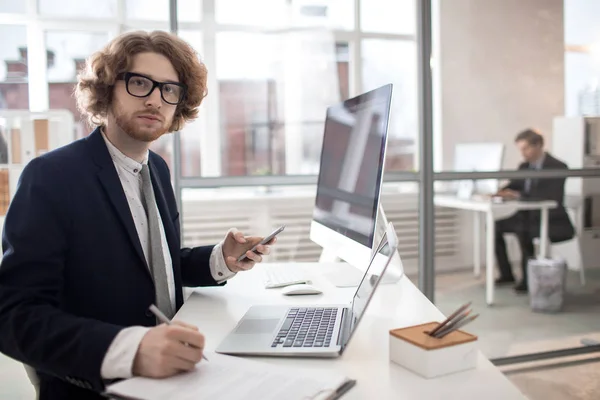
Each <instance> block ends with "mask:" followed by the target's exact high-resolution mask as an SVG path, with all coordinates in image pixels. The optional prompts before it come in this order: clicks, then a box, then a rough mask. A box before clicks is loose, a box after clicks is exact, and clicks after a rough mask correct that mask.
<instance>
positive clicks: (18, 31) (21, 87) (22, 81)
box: [0, 25, 29, 110]
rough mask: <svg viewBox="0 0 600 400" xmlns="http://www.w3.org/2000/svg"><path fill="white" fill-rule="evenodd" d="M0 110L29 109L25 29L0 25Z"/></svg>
mask: <svg viewBox="0 0 600 400" xmlns="http://www.w3.org/2000/svg"><path fill="white" fill-rule="evenodd" d="M0 37H1V38H2V40H0V110H1V109H12V110H26V109H28V108H29V85H28V80H27V28H26V27H25V26H21V25H0Z"/></svg>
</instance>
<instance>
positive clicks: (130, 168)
mask: <svg viewBox="0 0 600 400" xmlns="http://www.w3.org/2000/svg"><path fill="white" fill-rule="evenodd" d="M102 137H103V138H104V141H105V142H106V146H107V147H108V152H109V153H110V156H111V157H112V160H113V163H114V165H115V168H116V170H117V174H118V175H119V179H120V181H121V185H122V186H123V191H124V192H125V197H127V203H128V204H129V209H130V211H131V216H132V217H133V222H134V223H135V229H136V231H137V234H138V237H139V239H140V244H141V245H142V250H143V251H144V256H145V257H146V261H147V262H148V265H149V264H150V263H149V261H148V260H149V255H150V247H149V246H150V240H149V232H148V217H147V216H146V210H145V208H144V205H143V202H142V198H143V194H142V176H141V174H140V171H141V170H142V165H144V164H147V162H148V155H147V154H146V157H144V160H143V161H142V163H139V162H137V161H135V160H133V159H131V158H129V157H127V156H126V155H125V154H123V153H122V152H121V151H120V150H119V149H117V148H116V147H115V146H114V145H113V144H112V143H111V142H110V141H109V140H108V138H107V137H106V136H105V135H104V133H103V134H102ZM148 206H151V205H148ZM152 206H153V207H157V208H158V206H157V205H156V204H154V205H152ZM159 215H160V211H159ZM159 226H160V236H161V242H162V250H163V254H164V259H165V264H166V266H167V284H168V287H169V297H170V299H171V304H172V306H173V309H174V310H175V309H176V308H177V307H176V304H175V290H176V289H175V279H174V276H173V264H172V260H171V253H170V252H169V246H168V243H167V238H166V235H165V229H164V226H163V224H162V221H161V223H160V224H159ZM222 246H223V242H221V243H219V244H217V245H216V246H215V247H214V249H213V251H212V253H211V255H210V261H209V268H210V272H211V275H212V277H213V278H214V279H215V281H217V282H218V283H221V282H223V281H225V280H227V279H229V278H231V277H232V276H234V275H235V273H233V272H231V271H230V270H229V268H227V265H226V264H225V259H224V257H223V251H222V250H221V248H222ZM198 268H202V266H201V265H198ZM149 329H150V328H147V327H142V326H133V327H129V328H125V329H123V330H122V331H121V332H119V334H118V335H117V336H116V337H115V339H114V340H113V342H112V343H111V345H110V346H109V348H108V351H107V353H106V355H105V356H104V360H103V361H102V367H101V370H100V374H101V376H102V378H103V379H115V378H130V377H132V375H133V374H132V368H133V361H134V359H135V355H136V353H137V349H138V347H139V345H140V342H141V341H142V338H143V337H144V335H145V334H146V333H147V332H148V330H149Z"/></svg>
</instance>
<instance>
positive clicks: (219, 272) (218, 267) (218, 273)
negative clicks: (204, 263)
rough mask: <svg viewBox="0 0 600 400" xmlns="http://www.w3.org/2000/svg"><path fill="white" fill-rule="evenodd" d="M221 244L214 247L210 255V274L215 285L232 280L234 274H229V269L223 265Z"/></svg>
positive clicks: (223, 258)
mask: <svg viewBox="0 0 600 400" xmlns="http://www.w3.org/2000/svg"><path fill="white" fill-rule="evenodd" d="M222 249H223V242H221V243H219V244H217V245H215V247H214V248H213V251H212V253H210V261H209V264H210V273H211V275H212V277H213V279H214V280H215V281H217V283H223V282H225V281H226V280H227V279H230V278H233V277H234V276H235V272H231V270H230V269H229V268H227V264H226V263H225V257H223V250H222Z"/></svg>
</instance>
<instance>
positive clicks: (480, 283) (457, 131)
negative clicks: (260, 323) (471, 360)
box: [0, 0, 600, 399]
mask: <svg viewBox="0 0 600 400" xmlns="http://www.w3.org/2000/svg"><path fill="white" fill-rule="evenodd" d="M417 2H418V0H394V1H392V0H368V1H367V0H260V1H259V0H253V1H248V0H177V1H175V2H174V1H171V2H169V0H145V1H141V0H94V1H89V0H26V1H9V0H0V131H1V135H2V139H3V140H2V141H3V142H4V144H3V146H4V150H2V149H0V153H3V155H2V160H0V166H1V167H2V169H1V170H0V214H5V212H6V209H7V207H8V205H9V203H10V198H11V194H12V193H14V189H15V186H16V182H17V179H18V176H19V173H20V171H21V170H22V168H23V166H24V165H25V164H26V163H27V162H28V161H29V160H30V159H32V158H33V157H35V156H37V155H39V154H42V153H43V152H45V151H49V150H51V149H53V148H55V147H58V146H60V145H63V144H67V143H69V142H71V141H73V140H76V139H78V138H81V137H85V136H86V135H87V134H88V133H89V132H90V128H89V127H88V126H87V125H86V123H85V121H83V120H82V119H81V116H80V114H79V112H78V111H77V109H76V107H75V100H74V98H73V95H72V92H73V87H74V84H75V82H76V76H77V71H78V69H79V68H80V67H81V66H82V65H83V63H84V60H85V58H86V57H88V56H89V55H91V54H92V53H93V52H94V51H96V50H99V49H100V48H101V47H102V46H104V44H106V43H107V42H108V41H109V40H110V39H112V38H113V37H115V36H116V35H118V34H120V33H122V32H127V31H132V30H140V29H141V30H156V29H158V30H166V31H169V30H171V31H176V32H177V34H178V35H180V36H181V37H182V38H184V39H185V40H187V41H188V42H189V43H190V44H191V45H192V46H193V47H194V48H195V49H196V50H197V51H198V53H199V55H200V57H201V58H202V60H203V61H204V62H205V63H206V65H207V67H208V70H209V77H208V79H209V80H208V93H209V95H208V97H207V98H206V99H205V101H204V103H203V105H202V106H201V111H200V117H199V118H198V119H197V120H196V121H194V122H193V123H190V124H189V125H187V126H186V127H185V128H184V129H183V130H182V131H181V132H179V133H177V134H176V135H167V136H164V137H163V138H161V139H159V140H158V141H157V142H156V143H154V144H153V147H152V148H153V150H155V151H157V152H158V153H159V154H161V155H162V156H163V157H164V158H165V160H166V161H167V163H168V164H169V166H170V168H171V171H172V175H173V183H174V186H175V188H176V191H177V194H178V197H179V201H180V205H181V215H182V226H183V236H182V239H183V243H184V245H186V246H197V245H203V244H211V243H216V242H217V241H220V240H221V239H222V236H223V235H224V233H225V232H226V231H227V229H229V228H230V227H232V226H235V227H237V228H238V229H240V230H242V231H244V232H245V233H248V234H256V235H264V234H266V233H267V232H270V231H271V230H272V229H273V228H274V227H275V226H278V225H280V224H282V223H285V224H287V226H288V227H287V230H286V232H285V234H283V235H281V236H280V238H279V242H278V245H277V246H276V247H275V248H274V249H273V254H272V255H271V256H270V257H269V260H268V261H298V262H302V261H315V260H318V258H319V255H320V252H321V248H320V247H319V246H317V245H316V244H314V243H312V242H311V241H310V239H309V227H310V220H311V218H312V210H313V205H314V196H315V183H316V175H317V173H318V168H319V157H320V150H321V144H322V137H323V127H324V120H325V110H326V107H327V106H329V105H331V104H334V103H337V102H340V101H342V100H345V99H347V98H350V97H353V96H355V95H358V94H360V93H362V92H365V91H368V90H371V89H374V88H376V87H378V86H380V85H383V84H386V83H393V84H394V92H393V100H392V108H391V119H390V124H389V138H388V146H387V155H386V162H385V175H384V180H385V183H384V186H383V190H382V204H383V208H384V210H385V212H386V215H387V218H388V219H389V220H390V221H392V222H393V223H394V225H395V227H396V229H397V233H398V237H399V240H400V249H399V251H400V256H401V257H402V259H403V262H404V268H405V273H406V274H407V275H408V276H409V277H410V278H411V279H413V280H414V282H419V283H420V287H421V289H422V290H423V291H424V292H425V293H426V294H427V295H428V297H430V299H432V300H433V301H434V302H435V303H436V305H438V306H439V307H440V308H441V309H442V311H445V312H448V311H450V310H452V309H454V308H456V306H457V305H459V304H462V303H464V302H465V301H473V303H474V305H475V307H476V308H478V311H479V312H480V313H481V317H480V318H479V320H478V321H477V322H476V323H474V324H472V331H473V332H474V333H476V334H478V335H479V337H480V339H481V343H482V350H483V351H484V353H485V354H486V356H488V357H490V358H492V359H494V358H501V357H509V356H516V355H520V354H530V353H536V352H537V353H540V352H546V351H551V350H561V349H570V348H574V347H577V346H580V345H581V341H582V340H600V319H599V318H598V317H597V316H598V312H599V311H600V272H598V271H599V270H600V257H598V256H599V255H600V252H599V251H598V250H597V249H598V243H599V242H600V216H599V215H600V185H599V184H598V182H597V180H600V178H594V176H599V175H598V166H599V165H600V163H599V162H598V160H600V144H599V145H598V147H597V148H596V149H595V150H594V149H593V146H591V147H592V149H591V150H590V146H587V147H586V146H585V143H584V139H582V138H583V137H584V133H585V132H583V131H579V132H575V131H567V132H566V133H565V131H564V130H561V129H558V128H557V121H559V120H561V119H565V118H570V120H577V119H581V120H584V119H585V120H586V121H588V122H589V123H590V126H592V129H591V131H593V132H595V128H594V127H595V126H600V125H595V124H599V123H598V122H596V120H594V119H593V117H595V116H600V88H599V86H598V82H599V78H600V2H598V1H596V0H564V1H563V0H485V1H482V0H479V1H478V0H433V1H432V2H431V20H430V21H426V23H427V24H430V26H431V33H432V38H431V44H432V57H431V64H430V65H426V64H423V63H420V62H419V54H420V53H419V44H420V43H421V44H422V41H421V40H419V29H420V27H422V26H421V25H420V24H419V22H418V21H419V18H418V12H417V11H418V9H419V7H418V3H417ZM173 5H176V12H175V13H172V12H171V7H172V6H173ZM420 67H421V71H422V72H423V71H424V72H423V73H425V74H427V73H430V74H431V75H430V76H431V78H432V91H431V93H432V104H431V105H432V107H431V109H430V110H429V111H431V112H430V113H426V115H429V116H430V122H431V123H432V126H433V133H432V138H431V139H432V140H431V143H432V144H433V145H432V151H433V154H432V156H433V159H432V160H431V161H432V163H431V164H427V165H425V164H424V163H422V160H421V156H422V154H424V153H423V152H422V146H421V144H422V142H423V136H422V135H420V132H422V120H423V116H422V114H420V110H421V111H422V106H421V104H422V102H421V99H422V98H423V96H422V93H423V90H424V89H423V85H422V79H421V78H422V76H423V74H420V73H419V72H420V69H419V68H420ZM429 67H430V68H429ZM420 93H421V95H420ZM420 115H421V117H420ZM530 127H533V128H536V129H538V130H539V131H540V132H542V133H543V135H544V138H545V142H546V149H547V151H549V152H550V153H552V154H554V155H555V156H557V157H558V158H559V159H562V160H563V161H565V162H566V163H567V164H568V165H569V167H570V168H571V169H570V170H569V171H567V172H566V173H564V172H563V173H562V175H561V173H560V172H556V173H555V174H556V176H568V178H567V181H566V190H567V199H566V203H565V204H566V205H567V208H568V210H569V212H570V215H571V218H572V220H573V222H574V224H575V226H576V230H577V236H576V238H575V239H574V240H573V241H571V242H570V243H565V244H562V245H561V246H562V248H563V250H564V251H565V253H564V254H566V257H567V258H568V261H569V264H570V269H571V270H570V271H569V273H568V276H567V278H568V279H567V290H566V296H565V305H564V308H563V311H562V312H560V313H556V314H540V313H534V312H532V311H531V309H530V307H529V300H528V297H527V296H516V295H514V292H513V291H512V290H511V289H510V288H509V289H504V288H502V289H500V288H497V289H496V292H495V300H494V304H493V305H491V306H489V305H487V304H486V288H485V259H483V261H482V269H481V274H479V276H474V273H473V266H474V258H473V257H474V249H473V247H474V245H475V244H479V247H480V248H479V253H480V255H483V254H485V239H483V238H484V237H485V229H484V226H483V225H481V226H479V227H478V229H477V230H474V229H473V224H474V214H473V212H471V211H469V210H458V209H455V208H448V207H441V206H435V207H434V218H433V219H431V221H429V222H428V223H429V224H430V228H431V229H433V232H434V234H435V235H434V237H435V240H434V242H433V243H432V244H431V243H430V244H429V245H430V247H429V248H430V249H431V251H432V252H433V253H432V254H431V258H433V261H434V262H433V263H431V265H429V266H425V267H426V268H429V272H430V273H429V275H428V274H427V271H424V268H425V267H424V265H425V263H423V262H422V260H423V259H424V258H423V257H424V255H423V254H422V252H421V249H422V247H420V240H419V239H420V234H421V233H422V232H423V231H422V230H423V229H426V227H425V226H424V225H423V224H421V223H420V220H419V212H420V207H419V205H420V201H422V200H423V199H420V197H419V194H420V188H421V187H422V186H421V185H422V184H423V183H425V184H428V181H424V180H423V178H424V177H425V176H426V174H424V173H423V172H424V171H425V169H426V170H427V171H435V174H434V175H433V176H434V178H435V182H434V189H435V192H436V193H446V192H450V191H452V190H454V189H455V188H456V186H457V183H458V182H459V181H461V180H465V179H477V182H482V180H481V178H487V179H490V178H491V179H493V182H500V184H501V183H502V182H504V181H506V180H507V179H508V178H511V177H512V178H514V177H519V176H520V175H518V174H517V173H515V172H514V170H515V169H516V167H517V166H518V164H519V163H520V161H521V159H520V154H519V152H518V150H517V148H516V147H515V146H514V137H515V135H516V134H517V133H518V132H519V131H521V130H524V129H526V128H530ZM26 132H32V133H31V134H30V135H28V134H26ZM598 132H600V130H598ZM590 140H592V139H590ZM595 140H599V142H598V143H600V134H598V136H597V139H595ZM592 141H593V140H592ZM427 143H428V142H427ZM473 144H484V147H483V148H484V149H489V148H490V146H492V148H493V146H496V148H498V146H501V149H502V152H501V154H500V156H499V157H494V156H489V155H488V154H487V153H484V154H482V153H481V152H478V151H477V147H476V146H475V147H471V148H470V149H471V150H469V145H473ZM565 144H567V145H565ZM465 145H466V146H467V147H466V150H464V147H463V150H464V151H466V153H461V155H460V156H458V149H460V148H461V146H465ZM485 146H488V147H485ZM594 151H595V153H594ZM482 155H483V157H482ZM432 168H433V169H432ZM551 176H552V173H546V174H545V175H544V176H543V177H541V178H540V179H544V178H550V177H551ZM430 201H431V199H430ZM421 211H422V210H421ZM507 240H508V242H509V248H510V255H511V259H512V260H513V261H514V270H515V271H517V270H518V258H519V256H520V254H519V251H518V248H517V246H516V240H514V238H510V237H509V238H507ZM551 247H552V246H551ZM551 250H554V249H551ZM582 268H583V270H584V275H585V282H584V280H583V279H582V277H583V276H582V275H581V273H580V271H581V269H582ZM494 271H495V270H494ZM431 272H433V274H431ZM584 283H585V284H584ZM593 357H594V356H593V354H592V355H590V354H588V355H579V356H572V355H571V356H569V357H566V358H561V359H559V360H555V359H553V360H551V361H547V363H550V364H549V365H548V364H542V365H540V364H539V363H540V361H539V360H538V361H534V360H533V359H532V361H531V363H532V364H531V365H530V364H518V365H517V366H516V367H514V368H510V367H507V370H506V373H507V374H508V375H509V377H510V378H511V379H512V380H513V381H515V383H516V384H517V385H518V386H519V388H520V389H521V390H522V391H523V392H524V393H525V394H526V395H528V396H530V397H531V398H532V399H536V398H542V397H543V398H557V399H558V398H560V399H563V398H576V399H579V398H581V399H587V398H590V399H591V398H597V397H592V396H593V394H595V395H596V396H597V395H598V393H600V383H599V382H600V379H598V372H597V370H598V367H597V365H598V364H597V363H596V364H595V366H594V363H593V361H596V362H597V359H594V358H593ZM590 360H591V361H590ZM0 378H1V379H0V380H1V381H2V382H11V384H10V385H9V386H11V385H12V386H11V387H9V388H8V389H5V388H4V385H2V388H0V397H1V398H23V399H25V398H32V397H31V396H32V393H33V392H32V391H30V389H29V387H28V382H27V378H26V377H25V374H24V371H23V370H22V368H20V367H19V366H18V364H16V363H12V362H11V361H10V360H8V359H0ZM549 388H550V389H551V391H552V394H549V393H550V389H549ZM3 390H9V391H10V390H12V391H10V392H8V393H10V394H11V395H12V396H13V397H5V396H3V395H2V391H3ZM19 396H21V397H19ZM552 396H557V397H552Z"/></svg>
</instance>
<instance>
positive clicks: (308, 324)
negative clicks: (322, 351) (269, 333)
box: [271, 307, 338, 347]
mask: <svg viewBox="0 0 600 400" xmlns="http://www.w3.org/2000/svg"><path fill="white" fill-rule="evenodd" d="M337 311H338V309H337V308H321V307H316V308H291V309H290V310H289V311H288V313H287V316H286V318H285V322H284V323H283V325H282V326H281V329H280V330H279V333H277V336H276V337H275V340H274V341H273V344H271V347H278V346H281V347H329V345H330V343H331V337H332V335H333V328H334V326H335V319H336V316H337Z"/></svg>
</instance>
